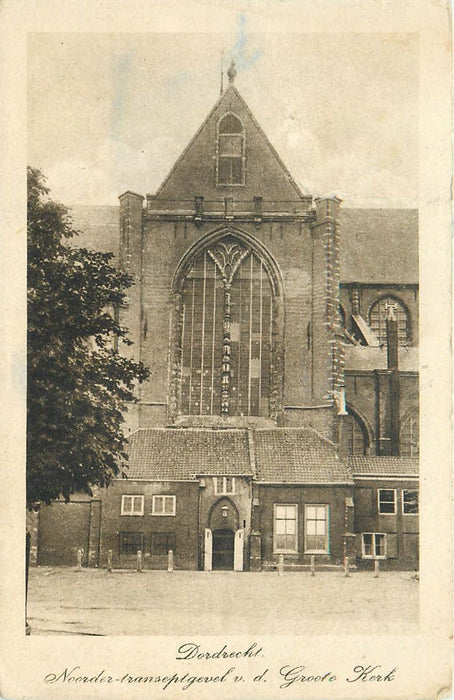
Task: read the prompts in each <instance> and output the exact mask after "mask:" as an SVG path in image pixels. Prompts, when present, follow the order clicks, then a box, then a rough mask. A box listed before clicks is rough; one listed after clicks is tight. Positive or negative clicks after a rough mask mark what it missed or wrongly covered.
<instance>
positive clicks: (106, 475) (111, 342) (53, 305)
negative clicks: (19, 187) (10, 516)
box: [27, 168, 149, 508]
mask: <svg viewBox="0 0 454 700" xmlns="http://www.w3.org/2000/svg"><path fill="white" fill-rule="evenodd" d="M48 195H49V190H48V188H47V187H46V186H45V178H44V177H43V175H42V173H41V172H40V171H39V170H37V169H34V168H28V198H27V204H28V347H27V350H28V403H27V416H28V417H27V507H28V508H33V507H34V506H35V504H36V503H37V502H44V503H50V502H51V501H53V500H55V499H56V498H59V497H63V498H64V499H65V500H66V501H68V500H69V499H70V496H71V494H73V493H75V492H77V491H78V492H85V493H88V494H90V495H91V493H92V492H91V487H92V486H94V485H99V486H105V485H108V484H109V482H110V480H111V479H112V477H113V476H115V475H118V474H124V473H125V471H124V470H125V469H126V468H127V454H126V452H125V437H124V435H123V433H122V430H121V422H122V410H123V408H124V404H125V402H129V401H133V400H134V388H135V385H136V382H137V381H139V382H142V381H144V380H145V379H146V378H147V377H148V376H149V372H148V370H147V369H146V368H145V367H144V365H143V364H142V363H138V362H135V361H134V360H131V359H128V358H126V357H123V356H122V355H121V354H119V353H118V351H117V346H118V344H119V343H120V344H121V343H126V344H128V345H129V344H131V341H129V340H128V337H127V329H125V328H123V327H121V326H120V325H119V323H118V320H117V317H116V314H115V309H117V308H118V307H119V306H120V305H121V304H122V303H124V300H125V290H126V289H127V288H128V287H129V286H130V285H131V284H132V279H131V277H130V276H129V275H128V274H126V273H125V272H122V271H119V270H117V269H116V268H115V267H114V266H113V265H112V264H111V259H112V257H113V256H112V254H111V253H100V252H94V251H91V250H87V249H85V248H77V247H75V246H73V245H69V240H70V239H71V238H72V237H74V236H76V235H77V231H75V230H74V228H73V224H72V221H71V217H70V215H69V213H68V210H67V209H66V208H65V207H64V206H62V205H61V204H58V203H56V202H54V201H52V200H51V199H50V198H49V196H48Z"/></svg>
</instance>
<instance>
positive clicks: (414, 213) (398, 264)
mask: <svg viewBox="0 0 454 700" xmlns="http://www.w3.org/2000/svg"><path fill="white" fill-rule="evenodd" d="M340 223H341V226H340V278H341V281H342V282H364V283H366V282H369V283H372V282H375V283H385V284H386V283H388V284H415V283H417V282H418V226H419V219H418V210H417V209H342V208H341V213H340Z"/></svg>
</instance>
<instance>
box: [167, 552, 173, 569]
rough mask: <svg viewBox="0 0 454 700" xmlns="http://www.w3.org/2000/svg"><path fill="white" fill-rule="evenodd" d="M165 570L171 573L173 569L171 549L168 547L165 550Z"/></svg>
mask: <svg viewBox="0 0 454 700" xmlns="http://www.w3.org/2000/svg"><path fill="white" fill-rule="evenodd" d="M167 571H168V572H169V574H171V573H172V571H173V550H172V549H169V551H168V552H167Z"/></svg>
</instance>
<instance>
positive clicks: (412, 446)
mask: <svg viewBox="0 0 454 700" xmlns="http://www.w3.org/2000/svg"><path fill="white" fill-rule="evenodd" d="M400 456H401V457H418V456H419V411H415V412H414V413H412V414H411V415H410V416H408V418H406V419H405V420H404V422H403V423H402V427H401V429H400Z"/></svg>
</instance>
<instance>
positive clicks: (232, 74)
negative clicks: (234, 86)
mask: <svg viewBox="0 0 454 700" xmlns="http://www.w3.org/2000/svg"><path fill="white" fill-rule="evenodd" d="M227 75H228V76H229V83H233V81H234V80H235V78H236V68H235V61H232V63H231V64H230V68H229V69H228V71H227Z"/></svg>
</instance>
